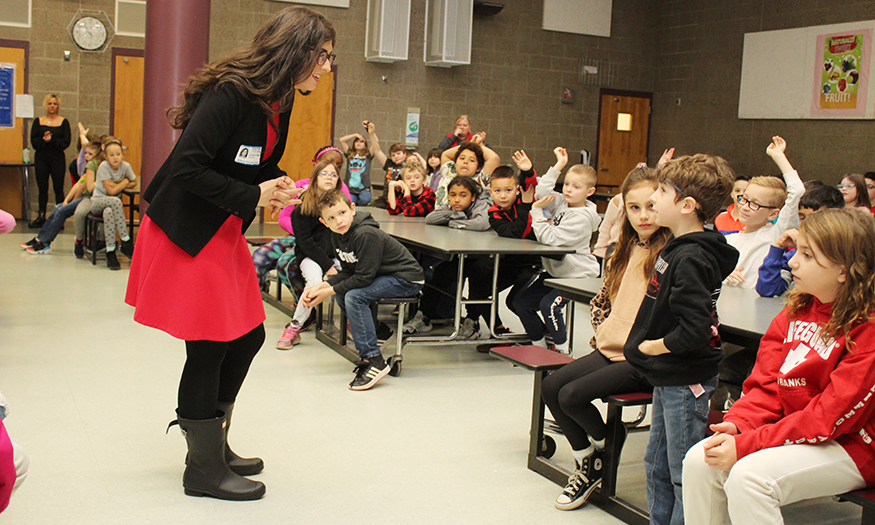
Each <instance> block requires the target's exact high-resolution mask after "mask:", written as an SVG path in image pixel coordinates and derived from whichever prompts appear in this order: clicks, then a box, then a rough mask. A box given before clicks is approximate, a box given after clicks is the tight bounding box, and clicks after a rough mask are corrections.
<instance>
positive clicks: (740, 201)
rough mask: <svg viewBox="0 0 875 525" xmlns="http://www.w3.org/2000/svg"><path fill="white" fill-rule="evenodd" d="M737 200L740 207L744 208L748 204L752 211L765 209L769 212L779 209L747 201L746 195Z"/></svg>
mask: <svg viewBox="0 0 875 525" xmlns="http://www.w3.org/2000/svg"><path fill="white" fill-rule="evenodd" d="M735 200H737V201H738V205H739V206H744V205H745V204H746V205H747V207H748V208H750V211H760V208H765V209H767V210H776V209H778V207H777V206H763V205H762V204H757V203H755V202H753V201H751V200H748V199H745V198H744V195H739V196H738V197H736V198H735Z"/></svg>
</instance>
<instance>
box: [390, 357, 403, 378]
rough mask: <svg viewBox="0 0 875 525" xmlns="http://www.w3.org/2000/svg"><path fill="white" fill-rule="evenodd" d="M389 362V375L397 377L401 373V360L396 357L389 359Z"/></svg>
mask: <svg viewBox="0 0 875 525" xmlns="http://www.w3.org/2000/svg"><path fill="white" fill-rule="evenodd" d="M389 364H390V365H391V366H392V368H390V369H389V375H390V376H392V377H398V376H400V375H401V360H400V359H398V360H396V359H392V358H390V359H389Z"/></svg>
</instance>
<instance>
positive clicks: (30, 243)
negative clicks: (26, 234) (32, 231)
mask: <svg viewBox="0 0 875 525" xmlns="http://www.w3.org/2000/svg"><path fill="white" fill-rule="evenodd" d="M38 242H39V241H38V240H36V237H34V238H33V239H31V240H29V241H27V242H23V243H21V244H19V246H21V249H22V250H26V249H28V248H30V247H31V246H33V245H34V244H36V243H38Z"/></svg>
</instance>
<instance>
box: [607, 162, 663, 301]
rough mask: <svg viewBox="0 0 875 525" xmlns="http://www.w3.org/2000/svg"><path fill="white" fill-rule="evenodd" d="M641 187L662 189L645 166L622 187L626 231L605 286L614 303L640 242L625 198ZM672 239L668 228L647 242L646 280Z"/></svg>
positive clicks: (651, 171) (656, 232)
mask: <svg viewBox="0 0 875 525" xmlns="http://www.w3.org/2000/svg"><path fill="white" fill-rule="evenodd" d="M642 184H648V185H650V186H651V187H652V188H653V190H654V191H656V189H657V188H658V187H659V179H658V177H657V171H656V170H655V169H653V168H648V167H646V166H644V167H641V168H635V169H633V170H632V171H630V172H629V174H628V175H626V178H625V179H624V180H623V185H622V186H621V187H620V192H621V194H622V195H623V215H622V220H623V227H622V229H621V230H620V238H619V239H618V240H617V247H616V248H615V249H614V253H612V254H611V256H610V257H609V258H608V263H607V269H606V270H605V286H606V287H607V288H608V297H610V298H612V299H613V298H614V297H616V295H617V291H618V290H619V289H620V281H622V280H623V274H624V273H626V266H628V265H629V259H630V258H631V257H632V249H633V248H634V247H635V245H636V244H638V242H639V239H638V232H636V231H635V229H634V228H633V227H632V223H631V222H629V218H628V217H627V216H626V211H625V209H626V195H628V193H629V192H630V191H632V190H634V189H635V188H637V187H638V186H640V185H642ZM670 236H671V231H670V230H669V229H668V228H659V229H658V230H656V231H655V232H653V235H651V236H650V237H649V238H648V239H647V246H648V249H649V250H650V254H649V255H648V256H647V259H646V260H645V261H644V265H643V267H642V270H643V271H644V279H645V280H646V279H648V278H649V277H650V272H652V271H653V267H654V266H655V265H656V259H657V257H659V252H661V251H662V249H663V248H664V247H665V243H666V242H668V238H669V237H670Z"/></svg>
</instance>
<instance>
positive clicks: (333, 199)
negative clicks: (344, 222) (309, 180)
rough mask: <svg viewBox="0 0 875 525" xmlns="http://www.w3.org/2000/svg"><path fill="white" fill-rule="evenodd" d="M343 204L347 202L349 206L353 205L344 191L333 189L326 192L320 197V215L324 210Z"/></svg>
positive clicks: (317, 205) (318, 203)
mask: <svg viewBox="0 0 875 525" xmlns="http://www.w3.org/2000/svg"><path fill="white" fill-rule="evenodd" d="M341 202H345V203H346V205H347V206H351V205H352V201H350V200H349V197H347V196H346V193H343V190H339V189H333V190H330V191H326V192H325V193H323V194H322V196H321V197H319V202H317V203H316V207H317V208H319V213H320V214H321V213H322V210H324V209H325V208H330V207H332V206H334V205H335V204H338V203H341Z"/></svg>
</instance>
